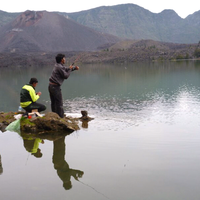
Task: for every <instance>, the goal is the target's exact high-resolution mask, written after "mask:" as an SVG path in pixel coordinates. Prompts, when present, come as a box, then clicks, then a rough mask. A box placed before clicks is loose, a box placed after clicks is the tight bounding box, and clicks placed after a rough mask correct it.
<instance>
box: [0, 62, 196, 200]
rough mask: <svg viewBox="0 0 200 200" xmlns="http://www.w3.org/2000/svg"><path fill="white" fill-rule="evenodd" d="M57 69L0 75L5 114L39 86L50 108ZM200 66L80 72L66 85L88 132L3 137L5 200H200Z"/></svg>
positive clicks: (1, 193) (1, 192)
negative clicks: (24, 90)
mask: <svg viewBox="0 0 200 200" xmlns="http://www.w3.org/2000/svg"><path fill="white" fill-rule="evenodd" d="M51 70H52V68H51V67H43V68H33V67H31V68H16V69H15V68H9V69H8V68H6V69H1V74H0V78H1V84H0V96H1V98H0V99H1V100H0V102H1V104H0V110H1V111H5V112H7V111H15V110H17V108H18V105H19V92H20V90H21V87H22V86H23V85H24V84H25V83H28V81H29V79H30V78H31V77H37V78H38V80H39V83H38V86H37V89H36V90H37V91H41V92H42V96H41V98H40V100H39V102H41V103H44V104H45V105H47V111H50V99H49V96H48V91H47V87H48V77H49V76H50V73H51ZM199 86H200V63H199V62H192V61H191V62H168V63H134V64H129V65H128V64H127V65H83V66H80V70H79V71H75V72H73V73H72V74H71V76H70V78H69V79H68V80H66V81H65V82H64V84H63V86H62V92H63V99H64V108H65V112H66V113H70V114H71V115H74V114H75V115H80V111H81V110H87V111H88V113H89V115H91V116H94V117H95V119H94V120H93V121H91V122H89V124H88V126H85V125H84V126H83V124H81V123H80V124H79V125H80V127H81V129H80V130H79V131H76V132H73V133H72V134H71V135H68V136H63V137H61V138H59V139H57V140H53V139H48V140H47V139H44V140H39V139H37V141H38V142H40V143H39V149H40V152H37V153H30V152H29V151H30V149H31V145H32V144H33V143H34V141H35V139H36V138H30V137H24V138H23V137H22V136H21V135H20V134H19V133H15V132H9V131H7V132H0V155H1V161H2V168H1V170H0V172H1V171H2V169H3V173H1V175H0V185H1V187H0V198H1V199H9V200H15V199H17V200H18V199H22V200H23V199H24V200H27V199H29V200H32V199H44V200H45V199H46V200H49V199H60V200H62V199H63V200H64V199H73V200H80V199H88V200H93V199H95V200H103V199H113V200H122V199H126V200H129V199H130V200H133V199H135V200H152V199H153V200H160V199H162V200H165V199H166V200H169V199H174V200H188V199H193V200H197V199H199V197H200V192H199V189H198V186H199V184H200V180H199V177H198V174H199V173H200V161H199V158H200V148H199V145H200V134H199V131H200V122H199V119H200V88H199Z"/></svg>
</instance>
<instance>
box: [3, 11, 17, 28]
mask: <svg viewBox="0 0 200 200" xmlns="http://www.w3.org/2000/svg"><path fill="white" fill-rule="evenodd" d="M18 15H19V13H8V12H4V11H1V10H0V27H1V26H3V25H5V24H7V23H9V22H11V21H13V20H14V19H15V17H17V16H18Z"/></svg>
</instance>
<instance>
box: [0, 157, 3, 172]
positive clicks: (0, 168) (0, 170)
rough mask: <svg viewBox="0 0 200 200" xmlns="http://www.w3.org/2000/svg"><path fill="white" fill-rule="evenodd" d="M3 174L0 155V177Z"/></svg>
mask: <svg viewBox="0 0 200 200" xmlns="http://www.w3.org/2000/svg"><path fill="white" fill-rule="evenodd" d="M2 173H3V166H2V161H1V155H0V175H1V174H2Z"/></svg>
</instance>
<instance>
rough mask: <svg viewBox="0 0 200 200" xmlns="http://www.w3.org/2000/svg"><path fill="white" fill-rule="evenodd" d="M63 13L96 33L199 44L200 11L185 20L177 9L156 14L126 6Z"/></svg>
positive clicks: (131, 5) (134, 6)
mask: <svg viewBox="0 0 200 200" xmlns="http://www.w3.org/2000/svg"><path fill="white" fill-rule="evenodd" d="M60 14H62V15H64V16H66V17H67V18H71V19H73V20H75V21H76V22H78V23H80V24H82V25H84V26H88V27H90V28H93V29H94V30H97V31H100V32H103V33H109V34H112V35H116V36H118V37H121V38H126V39H134V40H141V39H152V40H156V41H163V42H173V43H198V42H199V36H200V26H199V23H200V11H198V12H196V13H194V14H193V15H189V16H188V17H187V18H185V19H183V18H181V17H179V16H178V15H177V13H176V12H175V11H173V10H164V11H162V12H161V13H158V14H156V13H152V12H150V11H149V10H146V9H144V8H142V7H140V6H137V5H135V4H122V5H116V6H102V7H98V8H94V9H90V10H86V11H81V12H75V13H60Z"/></svg>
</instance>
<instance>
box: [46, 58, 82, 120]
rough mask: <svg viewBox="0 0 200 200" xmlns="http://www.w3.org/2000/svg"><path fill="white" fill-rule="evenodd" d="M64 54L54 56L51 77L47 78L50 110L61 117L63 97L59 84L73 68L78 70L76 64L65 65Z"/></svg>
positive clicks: (62, 115)
mask: <svg viewBox="0 0 200 200" xmlns="http://www.w3.org/2000/svg"><path fill="white" fill-rule="evenodd" d="M64 64H65V55H64V54H58V55H57V56H56V64H55V66H54V68H53V71H52V74H51V77H50V78H49V95H50V99H51V110H52V112H55V113H57V114H58V115H59V116H60V117H61V118H63V117H64V109H63V99H62V92H61V85H62V84H63V82H64V80H65V79H67V78H68V77H69V76H70V73H71V72H72V71H74V70H78V69H79V67H78V66H72V65H71V66H70V67H65V66H64Z"/></svg>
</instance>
